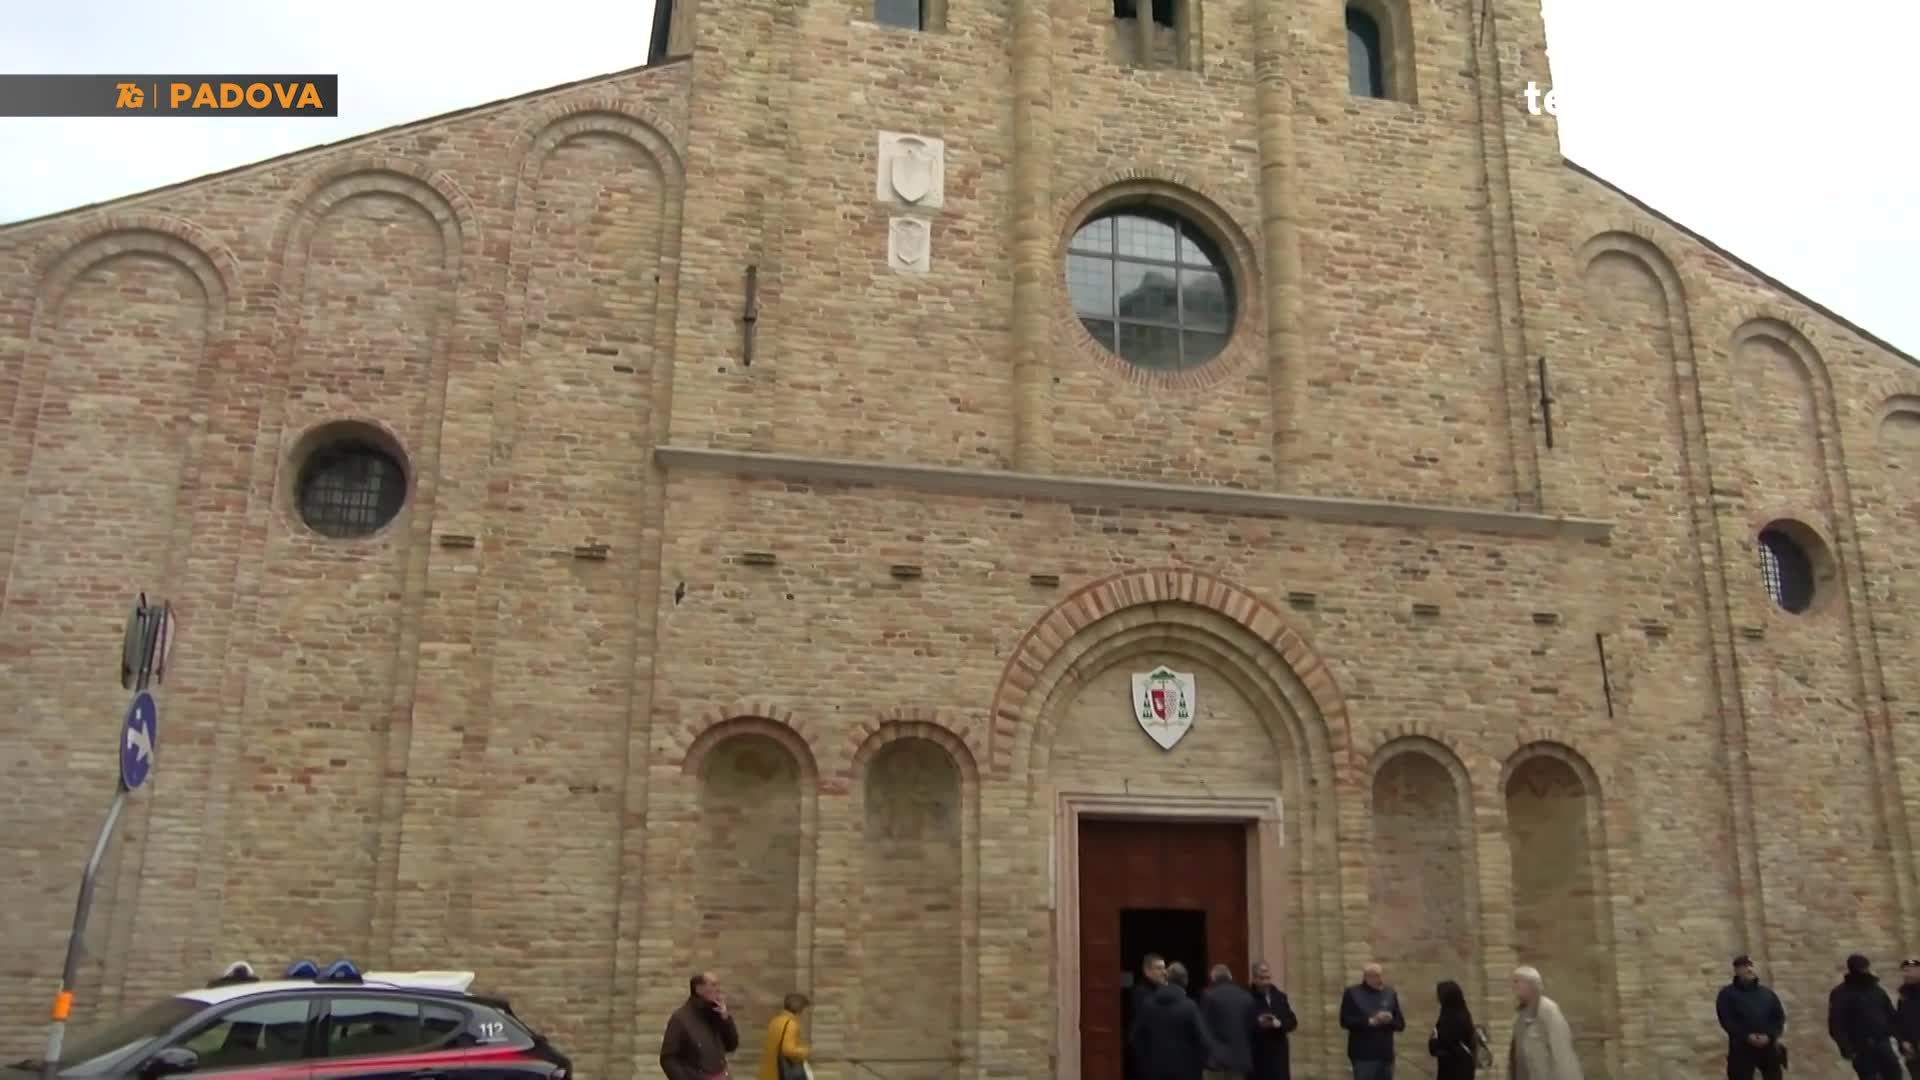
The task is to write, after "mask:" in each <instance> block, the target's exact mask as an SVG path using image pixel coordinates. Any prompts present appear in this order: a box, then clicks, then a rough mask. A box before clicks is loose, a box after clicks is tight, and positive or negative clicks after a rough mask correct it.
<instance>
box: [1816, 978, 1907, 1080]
mask: <svg viewBox="0 0 1920 1080" xmlns="http://www.w3.org/2000/svg"><path fill="white" fill-rule="evenodd" d="M1871 966H1872V965H1871V964H1870V963H1869V962H1868V960H1867V958H1866V957H1864V956H1861V955H1860V954H1859V953H1855V954H1854V955H1852V956H1849V957H1847V976H1846V978H1844V979H1842V980H1840V985H1838V986H1836V987H1834V988H1833V993H1831V994H1828V995H1827V1034H1828V1035H1830V1036H1832V1037H1833V1044H1834V1045H1835V1046H1837V1047H1839V1048H1840V1056H1841V1057H1843V1058H1845V1059H1847V1060H1848V1061H1849V1062H1851V1063H1852V1064H1853V1072H1854V1075H1855V1076H1858V1077H1859V1078H1860V1080H1900V1059H1899V1058H1898V1057H1896V1056H1895V1055H1894V1052H1893V1029H1894V1013H1893V1002H1892V1001H1890V1000H1888V998H1887V992H1886V990H1885V989H1883V988H1882V987H1881V986H1880V977H1879V976H1878V975H1875V974H1874V973H1873V972H1872V971H1871V970H1869V969H1870V968H1871Z"/></svg>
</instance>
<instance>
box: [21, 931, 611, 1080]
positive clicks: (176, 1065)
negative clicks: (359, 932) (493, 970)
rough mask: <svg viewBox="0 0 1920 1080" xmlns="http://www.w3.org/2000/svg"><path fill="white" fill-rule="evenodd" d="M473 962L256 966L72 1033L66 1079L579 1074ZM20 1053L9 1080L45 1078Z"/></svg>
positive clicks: (60, 1069)
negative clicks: (367, 967)
mask: <svg viewBox="0 0 1920 1080" xmlns="http://www.w3.org/2000/svg"><path fill="white" fill-rule="evenodd" d="M473 979H474V976H473V972H470V971H414V972H367V973H365V974H364V975H363V974H362V973H361V972H360V971H359V970H358V969H356V968H355V967H354V965H353V964H351V963H349V962H347V961H345V960H341V961H337V962H335V963H334V964H332V965H330V966H329V967H328V968H327V969H326V970H325V971H321V970H320V969H319V968H318V967H316V966H315V965H314V964H313V963H312V962H311V961H305V960H303V961H300V962H298V963H295V964H294V965H292V966H291V967H289V968H288V969H287V971H286V974H285V975H283V976H282V977H281V978H279V979H274V980H262V979H260V978H258V977H257V976H256V975H255V974H254V971H253V968H252V966H251V965H249V964H245V963H239V964H234V965H232V966H231V967H229V968H228V969H227V970H226V972H224V973H223V974H222V975H221V976H220V977H219V978H217V979H215V980H214V981H213V982H212V983H211V984H209V985H208V986H206V987H205V988H202V989H199V990H190V991H187V992H186V993H182V994H177V995H175V996H173V997H170V998H165V999H163V1000H160V1001H157V1002H155V1003H153V1004H152V1005H149V1006H147V1007H146V1008H144V1009H142V1010H140V1011H139V1012H136V1013H134V1014H132V1015H130V1016H127V1017H124V1018H122V1019H120V1020H118V1021H116V1022H114V1023H112V1024H109V1025H107V1026H106V1027H104V1028H102V1029H100V1030H98V1031H94V1032H91V1033H86V1034H83V1035H80V1036H79V1037H77V1038H73V1039H70V1040H68V1041H67V1042H66V1044H65V1045H64V1046H63V1047H62V1049H61V1053H60V1061H59V1062H58V1065H57V1068H56V1070H55V1073H56V1075H57V1076H58V1077H60V1078H61V1080H163V1078H167V1077H180V1078H182V1080H184V1078H186V1077H189V1076H191V1077H192V1078H194V1080H199V1078H201V1077H218V1078H219V1080H571V1078H572V1073H573V1063H572V1062H571V1061H570V1060H569V1059H568V1058H567V1056H566V1055H565V1054H562V1053H561V1052H560V1051H559V1050H558V1049H556V1048H555V1047H554V1046H553V1044H552V1043H550V1042H548V1041H547V1039H546V1038H545V1037H544V1036H542V1035H541V1034H540V1033H539V1032H537V1031H535V1030H534V1029H533V1028H531V1027H529V1026H528V1025H527V1024H526V1022H525V1021H523V1020H521V1019H520V1018H519V1017H518V1016H515V1015H514V1012H513V1008H512V1006H511V1005H509V1004H508V1003H507V1001H506V999H504V998H499V997H491V996H485V995H481V994H476V993H473V992H471V987H472V985H473ZM43 1066H44V1062H40V1061H21V1062H16V1063H14V1064H13V1065H11V1066H8V1067H7V1068H6V1069H5V1070H4V1071H0V1080H25V1076H24V1074H27V1073H31V1074H33V1075H34V1076H36V1077H37V1076H38V1075H40V1073H41V1070H42V1068H43Z"/></svg>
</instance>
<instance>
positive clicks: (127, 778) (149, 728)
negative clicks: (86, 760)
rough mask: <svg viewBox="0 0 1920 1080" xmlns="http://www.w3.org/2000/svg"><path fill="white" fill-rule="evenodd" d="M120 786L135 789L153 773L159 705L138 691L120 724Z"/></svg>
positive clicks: (158, 723)
mask: <svg viewBox="0 0 1920 1080" xmlns="http://www.w3.org/2000/svg"><path fill="white" fill-rule="evenodd" d="M120 730H121V731H122V732H123V733H124V734H122V735H121V737H120V783H121V784H123V785H124V786H125V787H126V789H127V790H128V791H134V790H137V789H138V788H139V787H140V785H141V784H144V783H146V782H147V776H148V774H150V773H152V772H153V747H154V743H155V741H156V740H157V739H158V738H159V734H160V706H159V705H158V704H157V703H156V702H155V701H154V700H153V695H152V694H149V693H147V692H146V691H144V690H143V691H141V692H140V693H138V694H135V695H134V697H133V703H132V704H131V705H128V706H127V718H126V720H125V722H123V723H122V724H121V725H120Z"/></svg>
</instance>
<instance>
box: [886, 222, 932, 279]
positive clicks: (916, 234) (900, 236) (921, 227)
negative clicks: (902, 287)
mask: <svg viewBox="0 0 1920 1080" xmlns="http://www.w3.org/2000/svg"><path fill="white" fill-rule="evenodd" d="M932 240H933V227H932V226H931V225H929V224H928V223H927V222H925V221H922V220H920V219H919V218H911V217H897V218H893V219H891V220H889V221H888V222H887V265H888V266H890V267H892V268H893V269H894V270H897V271H899V272H900V273H903V274H924V273H926V272H927V270H928V269H930V268H931V267H932V265H933V258H932V255H933V252H932V246H933V245H932Z"/></svg>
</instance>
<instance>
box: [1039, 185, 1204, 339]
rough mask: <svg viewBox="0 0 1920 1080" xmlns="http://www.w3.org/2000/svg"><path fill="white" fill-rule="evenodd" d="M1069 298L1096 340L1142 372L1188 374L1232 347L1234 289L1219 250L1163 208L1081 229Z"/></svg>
mask: <svg viewBox="0 0 1920 1080" xmlns="http://www.w3.org/2000/svg"><path fill="white" fill-rule="evenodd" d="M1067 291H1068V293H1069V294H1070V295H1071V296H1072V298H1073V312H1074V314H1075V315H1077V316H1079V317H1080V325H1082V326H1084V327H1086V328H1087V333H1088V334H1090V335H1092V337H1093V340H1095V341H1097V342H1099V343H1100V345H1101V346H1102V347H1104V348H1105V349H1106V350H1107V351H1109V352H1111V353H1113V354H1115V355H1116V356H1119V357H1120V358H1121V359H1123V360H1125V361H1127V362H1128V363H1130V364H1134V365H1136V366H1138V367H1142V368H1148V369H1151V370H1156V371H1182V370H1186V369H1188V368H1195V367H1199V366H1200V365H1201V364H1204V363H1206V362H1207V361H1209V360H1211V359H1213V358H1214V357H1215V356H1218V355H1219V354H1220V350H1222V349H1224V348H1226V347H1227V338H1228V336H1229V335H1230V334H1231V333H1232V331H1233V319H1234V311H1235V309H1234V289H1233V279H1232V275H1231V272H1230V270H1229V268H1228V265H1227V260H1226V258H1225V257H1224V256H1223V255H1222V253H1221V251H1220V248H1219V245H1217V244H1215V243H1214V242H1213V241H1212V240H1211V239H1209V238H1208V237H1207V235H1206V234H1205V233H1203V232H1201V231H1200V229H1198V228H1196V227H1195V226H1194V225H1193V224H1192V223H1190V222H1188V221H1186V220H1185V219H1184V218H1181V217H1179V216H1178V215H1175V214H1172V213H1168V212H1167V211H1164V210H1160V209H1158V208H1147V207H1127V208H1124V209H1120V210H1113V211H1109V212H1106V213H1103V214H1100V215H1098V216H1096V217H1094V218H1091V219H1089V220H1088V221H1087V223H1086V224H1084V225H1082V226H1080V228H1079V230H1078V231H1077V232H1075V233H1074V234H1073V240H1072V241H1071V242H1070V243H1069V244H1068V245H1067Z"/></svg>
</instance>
